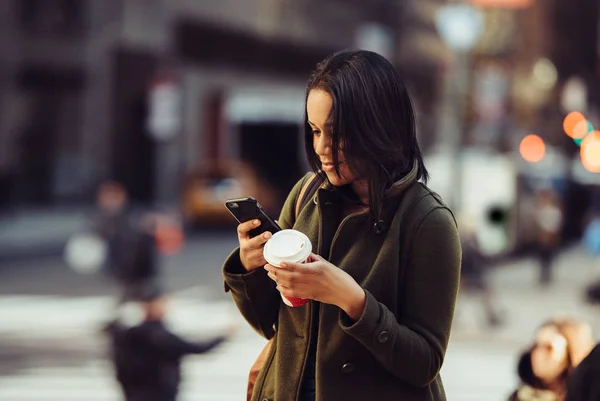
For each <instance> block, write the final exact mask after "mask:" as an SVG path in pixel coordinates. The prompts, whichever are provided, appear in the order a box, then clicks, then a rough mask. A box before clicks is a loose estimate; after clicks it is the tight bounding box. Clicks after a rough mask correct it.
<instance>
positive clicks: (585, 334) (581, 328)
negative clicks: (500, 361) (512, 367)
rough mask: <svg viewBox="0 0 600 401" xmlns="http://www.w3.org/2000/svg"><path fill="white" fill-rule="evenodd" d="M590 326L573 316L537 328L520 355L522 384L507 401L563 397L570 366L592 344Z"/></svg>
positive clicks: (558, 400) (546, 400) (550, 400)
mask: <svg viewBox="0 0 600 401" xmlns="http://www.w3.org/2000/svg"><path fill="white" fill-rule="evenodd" d="M594 345H595V344H594V337H593V334H592V329H591V327H590V326H589V325H588V324H587V323H583V322H579V321H577V320H574V319H567V318H560V319H558V318H557V319H553V320H551V321H549V322H547V323H545V324H543V325H542V326H541V327H540V328H539V329H538V331H537V333H536V336H535V341H534V344H533V345H532V346H531V348H530V349H529V350H527V351H526V352H524V353H523V355H521V357H520V359H519V364H518V373H519V377H520V378H521V381H522V383H521V385H520V386H519V388H518V389H517V390H516V391H515V392H514V393H513V394H512V395H511V396H510V397H509V401H562V400H564V398H565V394H566V392H567V383H568V382H569V380H570V376H571V374H572V372H573V369H574V368H575V367H577V366H578V365H579V364H580V363H581V361H582V360H584V359H585V358H586V357H587V356H588V354H589V353H590V351H591V350H592V348H594Z"/></svg>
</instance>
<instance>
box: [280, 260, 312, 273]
mask: <svg viewBox="0 0 600 401" xmlns="http://www.w3.org/2000/svg"><path fill="white" fill-rule="evenodd" d="M281 268H282V269H284V270H286V271H288V272H292V273H301V274H316V273H318V272H319V269H318V268H315V265H314V263H312V262H311V263H289V262H285V263H282V264H281Z"/></svg>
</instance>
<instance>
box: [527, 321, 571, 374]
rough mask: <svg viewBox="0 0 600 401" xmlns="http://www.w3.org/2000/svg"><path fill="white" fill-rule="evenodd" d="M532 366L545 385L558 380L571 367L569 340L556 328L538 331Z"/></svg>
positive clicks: (532, 352) (544, 328) (532, 354)
mask: <svg viewBox="0 0 600 401" xmlns="http://www.w3.org/2000/svg"><path fill="white" fill-rule="evenodd" d="M531 366H532V368H533V373H534V375H535V376H537V377H538V378H540V379H541V380H542V381H543V382H545V383H551V382H553V381H554V380H556V379H557V378H558V377H559V376H560V374H561V373H563V372H564V371H565V369H567V367H568V366H569V361H568V353H567V340H566V338H565V337H564V336H563V335H562V334H561V333H560V332H559V331H558V329H557V328H556V327H554V326H546V327H542V328H541V329H540V330H539V331H538V335H537V338H536V344H535V346H534V348H533V350H532V351H531Z"/></svg>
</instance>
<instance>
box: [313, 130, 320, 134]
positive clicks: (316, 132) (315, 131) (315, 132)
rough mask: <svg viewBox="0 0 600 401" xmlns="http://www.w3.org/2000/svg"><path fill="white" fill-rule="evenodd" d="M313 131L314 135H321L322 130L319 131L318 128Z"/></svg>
mask: <svg viewBox="0 0 600 401" xmlns="http://www.w3.org/2000/svg"><path fill="white" fill-rule="evenodd" d="M312 133H313V135H319V134H320V133H321V131H318V130H313V132H312Z"/></svg>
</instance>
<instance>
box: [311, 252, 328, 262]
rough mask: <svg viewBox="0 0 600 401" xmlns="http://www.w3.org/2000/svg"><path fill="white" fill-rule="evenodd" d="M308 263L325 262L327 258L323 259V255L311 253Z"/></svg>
mask: <svg viewBox="0 0 600 401" xmlns="http://www.w3.org/2000/svg"><path fill="white" fill-rule="evenodd" d="M308 261H309V262H318V261H321V262H325V258H323V257H322V256H321V255H317V254H316V253H312V252H311V253H310V256H309V257H308Z"/></svg>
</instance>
